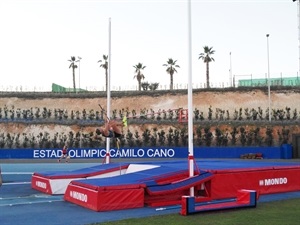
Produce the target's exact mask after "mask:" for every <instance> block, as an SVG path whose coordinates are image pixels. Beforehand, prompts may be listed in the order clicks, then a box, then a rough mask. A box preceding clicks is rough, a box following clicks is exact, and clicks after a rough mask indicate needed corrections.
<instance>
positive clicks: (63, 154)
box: [58, 145, 70, 163]
mask: <svg viewBox="0 0 300 225" xmlns="http://www.w3.org/2000/svg"><path fill="white" fill-rule="evenodd" d="M63 158H65V160H66V161H65V162H66V163H68V162H69V159H70V156H68V146H67V145H64V147H63V149H62V155H61V157H60V159H59V160H58V162H60V161H61V160H62V159H63Z"/></svg>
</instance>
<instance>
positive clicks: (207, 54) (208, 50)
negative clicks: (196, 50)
mask: <svg viewBox="0 0 300 225" xmlns="http://www.w3.org/2000/svg"><path fill="white" fill-rule="evenodd" d="M203 50H204V52H203V53H200V54H199V58H198V59H202V60H203V62H204V63H206V86H207V88H210V86H209V63H210V62H212V61H215V60H214V58H212V57H211V55H213V54H214V53H215V50H212V47H208V46H204V47H203Z"/></svg>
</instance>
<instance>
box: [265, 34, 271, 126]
mask: <svg viewBox="0 0 300 225" xmlns="http://www.w3.org/2000/svg"><path fill="white" fill-rule="evenodd" d="M266 36H267V56H268V98H269V121H270V122H271V90H270V89H271V88H270V86H271V84H270V59H269V36H270V35H269V34H267V35H266Z"/></svg>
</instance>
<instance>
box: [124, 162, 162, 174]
mask: <svg viewBox="0 0 300 225" xmlns="http://www.w3.org/2000/svg"><path fill="white" fill-rule="evenodd" d="M157 167H160V166H158V165H144V164H130V165H129V166H128V168H127V170H126V174H128V173H135V172H139V171H143V170H149V169H153V168H157Z"/></svg>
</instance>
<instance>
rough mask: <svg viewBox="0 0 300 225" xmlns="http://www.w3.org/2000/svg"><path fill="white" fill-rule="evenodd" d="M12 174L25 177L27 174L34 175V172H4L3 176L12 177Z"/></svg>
mask: <svg viewBox="0 0 300 225" xmlns="http://www.w3.org/2000/svg"><path fill="white" fill-rule="evenodd" d="M12 174H22V175H25V174H33V172H3V171H2V175H12Z"/></svg>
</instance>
